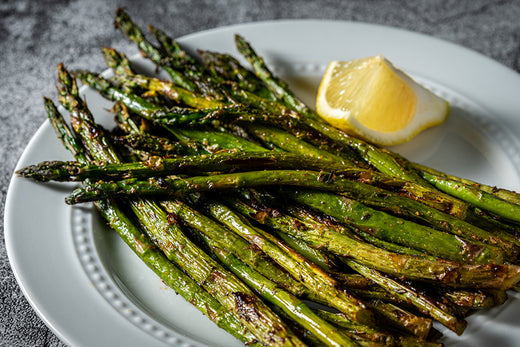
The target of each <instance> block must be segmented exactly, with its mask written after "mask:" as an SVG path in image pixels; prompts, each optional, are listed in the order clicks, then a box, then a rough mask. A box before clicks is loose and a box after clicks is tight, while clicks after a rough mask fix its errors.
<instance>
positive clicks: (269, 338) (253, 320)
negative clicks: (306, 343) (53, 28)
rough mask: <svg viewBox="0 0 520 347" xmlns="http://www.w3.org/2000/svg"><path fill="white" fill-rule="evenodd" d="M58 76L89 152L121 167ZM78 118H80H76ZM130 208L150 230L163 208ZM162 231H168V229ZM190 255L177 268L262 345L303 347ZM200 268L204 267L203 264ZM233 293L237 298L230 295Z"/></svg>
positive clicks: (239, 286)
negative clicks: (208, 292)
mask: <svg viewBox="0 0 520 347" xmlns="http://www.w3.org/2000/svg"><path fill="white" fill-rule="evenodd" d="M58 74H59V79H58V90H59V91H60V100H61V101H62V104H63V105H64V106H65V107H67V108H68V109H69V110H70V111H71V117H73V118H72V119H73V122H72V124H73V126H74V128H75V130H77V132H78V133H79V134H80V135H81V136H82V140H83V142H84V143H89V144H90V147H89V148H92V150H91V155H92V157H93V158H94V159H96V160H106V161H108V162H114V163H120V159H119V157H118V155H117V153H116V152H115V150H114V149H113V148H112V147H111V145H110V142H109V141H108V140H107V138H106V136H105V135H104V132H103V131H102V129H100V128H99V127H97V126H96V125H95V124H94V123H93V119H92V115H91V114H90V112H89V111H88V109H87V108H86V106H85V105H84V104H83V103H82V101H81V99H80V98H79V95H78V93H77V87H76V86H75V81H74V80H73V79H72V78H71V76H70V75H69V74H68V72H67V71H66V70H65V69H64V68H63V66H61V65H60V67H59V73H58ZM76 115H77V116H78V118H76ZM92 134H95V136H92ZM130 205H131V207H132V210H133V211H134V213H138V214H139V217H140V222H141V223H143V224H144V225H147V226H149V223H150V219H146V217H149V218H153V216H155V215H158V213H159V211H160V208H159V207H158V206H157V205H155V203H154V202H151V201H146V200H142V199H139V200H133V201H130ZM162 221H165V219H162ZM147 223H148V224H147ZM166 223H167V222H166ZM163 226H164V225H163ZM158 230H159V231H160V230H162V231H165V229H164V228H163V229H158ZM168 231H170V232H172V231H176V230H175V229H173V228H172V229H168ZM165 235H166V234H165V233H164V232H163V233H157V234H154V237H156V238H157V237H158V236H163V237H164V236H165ZM177 236H179V235H177ZM157 240H158V242H159V244H161V245H162V246H165V245H166V246H170V245H172V243H170V242H171V241H172V240H165V239H157ZM177 240H178V239H177ZM179 242H180V241H179ZM187 245H188V243H184V244H183V246H187ZM162 250H163V251H164V250H169V248H168V247H162ZM190 251H191V252H185V253H183V254H184V255H186V257H187V258H185V259H183V258H180V257H179V258H175V260H176V261H177V264H178V263H179V262H180V260H184V261H185V262H184V263H181V264H183V266H184V269H185V270H188V271H189V275H190V276H191V277H192V278H198V280H199V281H200V282H201V283H202V282H204V286H205V287H206V288H208V289H210V290H211V292H212V294H215V293H217V292H218V293H220V295H216V298H217V299H218V300H219V302H220V303H221V304H222V305H223V306H224V307H226V308H227V309H228V310H229V311H230V312H232V313H234V314H235V316H236V317H237V318H238V319H239V321H240V322H241V323H242V324H243V325H244V326H245V327H247V328H248V330H250V331H251V333H253V334H254V335H255V337H256V338H257V339H258V340H259V341H260V342H261V343H264V344H280V345H284V344H287V345H290V346H293V345H302V343H301V341H299V339H298V338H296V336H294V335H293V334H292V332H291V331H290V330H289V329H288V328H287V327H286V326H285V325H284V324H283V322H281V321H280V320H279V318H278V317H277V316H276V315H275V314H274V313H272V312H271V310H270V309H269V308H268V307H266V306H264V304H263V303H262V302H261V301H260V300H259V299H258V298H257V297H256V296H255V295H254V294H253V293H252V292H250V291H249V290H248V288H247V287H246V286H245V285H244V284H243V283H242V282H240V281H238V280H235V281H233V280H232V278H233V277H230V276H225V271H217V272H218V275H208V273H207V272H206V274H205V275H206V276H204V273H203V274H202V276H201V274H200V272H199V269H198V268H193V267H189V268H188V267H187V265H188V264H189V263H190V261H193V259H195V258H192V256H193V255H194V254H197V255H198V256H200V255H201V252H199V253H196V251H195V248H193V247H192V248H191V249H190ZM170 255H171V254H170ZM198 264H199V265H200V264H201V263H200V262H199V263H198ZM211 265H214V264H210V266H209V267H211V268H213V267H212V266H211ZM206 269H207V268H206ZM210 273H211V272H210ZM230 292H231V293H233V296H230V295H229V293H230Z"/></svg>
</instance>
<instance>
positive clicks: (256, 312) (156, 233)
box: [130, 201, 302, 346]
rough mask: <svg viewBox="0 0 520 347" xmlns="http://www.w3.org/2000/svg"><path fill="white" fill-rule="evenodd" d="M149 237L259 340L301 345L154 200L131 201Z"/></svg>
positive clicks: (277, 319)
mask: <svg viewBox="0 0 520 347" xmlns="http://www.w3.org/2000/svg"><path fill="white" fill-rule="evenodd" d="M130 206H131V207H132V210H133V211H134V213H135V214H136V216H137V217H138V220H139V222H140V223H142V225H143V227H144V230H146V232H147V234H148V236H149V238H150V239H152V240H154V243H155V244H156V245H157V246H158V247H159V249H161V250H162V251H163V252H164V254H165V255H166V257H167V258H168V259H169V260H171V261H172V262H174V263H176V264H178V265H179V267H181V268H182V269H183V270H184V271H186V273H188V274H190V276H191V277H192V278H193V279H194V280H195V281H197V282H198V283H200V284H201V285H202V286H203V288H204V289H206V290H207V291H208V292H209V293H211V294H212V295H213V296H214V297H215V298H217V300H219V302H221V303H222V304H223V306H224V307H226V308H227V309H228V310H229V311H231V312H233V313H234V314H235V315H236V316H237V317H239V318H240V320H241V321H242V323H243V324H244V325H245V326H246V327H247V328H248V329H249V330H250V331H251V332H252V333H253V334H254V335H255V336H257V337H258V338H259V339H260V341H262V342H264V343H266V344H279V345H287V346H300V345H302V343H301V341H299V339H297V338H296V336H294V334H293V333H292V332H291V331H290V330H288V328H287V327H286V325H285V324H284V323H283V322H282V321H281V320H280V318H279V317H278V316H276V315H275V314H274V313H273V312H272V311H271V310H270V309H269V308H268V307H267V306H266V305H265V304H264V303H263V302H262V301H261V300H259V298H258V297H257V296H256V295H255V294H254V293H253V292H252V291H251V290H250V289H249V287H247V286H246V285H245V284H244V283H243V282H242V281H240V280H239V279H238V278H237V277H235V276H234V275H233V274H232V273H230V272H228V271H227V270H226V269H224V268H223V267H222V266H221V265H220V264H219V263H217V262H216V261H214V260H213V259H212V258H211V257H209V256H208V255H207V254H206V253H204V251H202V250H201V249H200V248H198V247H197V246H196V245H195V244H194V243H193V242H192V241H190V240H189V239H188V238H187V237H186V236H185V235H184V234H183V232H182V231H181V229H180V226H179V225H178V224H176V223H175V220H174V219H172V218H171V217H170V218H168V216H167V214H166V213H165V212H164V211H163V210H162V209H161V208H160V207H159V206H158V205H156V204H155V203H152V202H149V201H141V202H140V203H139V204H130Z"/></svg>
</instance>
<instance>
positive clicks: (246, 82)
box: [198, 50, 275, 100]
mask: <svg viewBox="0 0 520 347" xmlns="http://www.w3.org/2000/svg"><path fill="white" fill-rule="evenodd" d="M198 53H199V55H200V57H201V58H202V60H203V61H204V64H205V65H206V66H207V67H208V69H209V70H211V71H213V73H214V74H215V75H217V76H222V77H223V78H224V79H225V80H227V81H233V82H235V83H238V86H239V87H240V88H241V89H244V90H247V91H249V92H251V93H254V94H256V95H259V96H260V97H262V98H265V99H270V100H275V96H274V95H273V93H272V92H271V91H270V90H269V89H268V88H267V87H266V86H265V85H264V84H263V83H262V81H261V80H260V79H258V78H257V77H256V75H255V74H253V73H252V72H251V71H249V70H248V69H246V68H245V67H244V66H242V65H241V64H240V62H239V61H238V60H236V59H235V58H233V57H232V56H231V55H229V54H222V53H217V52H210V51H203V50H199V51H198Z"/></svg>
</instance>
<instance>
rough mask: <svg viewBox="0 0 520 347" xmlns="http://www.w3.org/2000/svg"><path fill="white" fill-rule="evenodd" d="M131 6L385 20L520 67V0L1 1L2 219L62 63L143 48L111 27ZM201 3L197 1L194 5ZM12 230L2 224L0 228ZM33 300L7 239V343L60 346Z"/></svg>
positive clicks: (95, 65)
mask: <svg viewBox="0 0 520 347" xmlns="http://www.w3.org/2000/svg"><path fill="white" fill-rule="evenodd" d="M121 6H122V7H124V8H125V9H126V10H127V11H128V12H129V13H130V14H131V15H133V17H134V19H136V21H137V22H138V24H140V25H144V24H146V23H148V22H150V21H153V23H154V24H155V25H156V26H157V27H159V28H164V29H166V30H167V31H168V32H169V33H171V34H172V35H175V36H182V35H185V34H189V33H193V32H197V31H200V30H203V29H210V28H215V27H219V26H224V25H229V24H235V23H245V22H254V21H262V20H272V19H288V18H321V19H336V20H346V21H360V22H367V23H377V24H382V25H387V26H393V27H400V28H403V29H407V30H411V31H416V32H420V33H424V34H428V35H432V36H435V37H438V38H441V39H444V40H448V41H451V42H454V43H457V44H460V45H462V46H465V47H468V48H470V49H473V50H475V51H477V52H480V53H482V54H484V55H486V56H488V57H490V58H492V59H495V60H497V61H498V62H500V63H502V64H504V65H506V66H507V67H509V68H511V69H513V70H516V71H517V72H520V21H519V18H520V2H518V1H516V0H502V1H490V0H437V1H428V0H421V1H402V0H370V1H365V0H349V1H341V0H323V1H297V0H285V1H276V0H269V1H254V0H245V1H242V0H207V1H203V0H193V1H190V0H176V1H126V2H125V1H122V0H120V1H105V0H93V1H74V0H71V1H68V0H61V1H28V0H17V1H14V0H13V1H11V0H4V1H2V2H0V82H1V84H0V119H1V123H2V126H1V127H0V158H1V160H2V164H1V165H0V218H1V219H2V220H3V219H4V208H5V197H6V194H7V188H8V184H9V181H10V179H11V176H12V174H13V170H14V167H15V165H16V162H17V160H18V158H19V157H20V155H21V154H22V152H23V150H24V148H25V147H26V145H27V143H28V141H29V139H30V138H31V136H32V135H33V134H34V133H35V131H36V130H37V129H38V127H39V126H40V125H41V124H42V123H43V122H44V121H45V119H46V116H45V114H44V111H43V107H42V101H41V100H42V95H49V96H53V95H55V89H54V83H55V71H56V70H55V67H56V65H57V64H58V63H59V62H64V63H65V64H66V65H67V66H68V67H69V68H89V69H92V70H94V71H99V70H101V69H104V63H103V61H102V57H101V55H100V54H99V47H101V46H113V47H116V48H119V49H121V50H123V51H125V52H127V53H136V52H137V50H136V49H135V47H134V46H133V45H132V44H131V43H129V42H128V41H127V40H126V39H125V38H124V37H122V35H120V34H119V32H117V31H116V30H113V29H112V27H111V25H107V23H111V22H112V18H113V14H114V10H115V9H116V8H117V7H121ZM193 9H197V10H196V11H194V10H193ZM0 233H1V234H2V236H3V235H4V225H3V223H2V224H1V226H0ZM61 345H63V344H62V342H60V340H59V339H58V338H57V337H56V336H55V335H54V334H53V333H52V332H51V331H50V330H49V329H48V328H47V326H46V325H45V324H44V322H43V321H42V320H41V319H40V318H39V317H38V315H37V314H36V313H35V311H34V310H33V309H32V308H31V306H30V305H29V303H28V302H27V300H26V299H25V297H24V296H23V294H22V292H21V291H20V289H19V286H18V284H17V282H16V280H15V277H14V275H13V272H12V270H11V267H10V264H9V260H8V256H7V252H6V248H5V242H4V238H3V237H2V238H1V239H0V346H61Z"/></svg>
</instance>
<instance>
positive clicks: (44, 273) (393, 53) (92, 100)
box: [5, 20, 520, 347]
mask: <svg viewBox="0 0 520 347" xmlns="http://www.w3.org/2000/svg"><path fill="white" fill-rule="evenodd" d="M235 33H240V34H241V35H243V36H244V37H245V38H246V39H247V40H248V41H250V42H251V43H252V44H253V46H254V47H255V49H256V50H257V51H258V52H259V53H260V54H261V55H262V56H264V57H265V58H266V61H267V62H268V64H269V65H270V66H272V67H273V68H274V70H275V71H276V72H277V73H278V74H280V75H282V76H286V77H287V79H288V80H289V81H290V82H291V83H292V84H293V86H294V88H295V90H296V91H297V94H299V95H300V96H301V97H302V98H304V99H305V100H307V101H308V102H309V103H310V104H311V105H312V104H313V99H314V93H315V90H316V87H317V84H318V82H319V79H320V76H321V74H322V73H323V72H324V69H325V67H326V65H327V63H328V62H329V61H330V60H347V59H354V58H360V57H364V56H370V55H376V54H383V55H385V56H386V57H387V58H389V59H390V60H391V61H392V62H393V63H394V64H395V65H397V66H398V67H400V68H402V69H404V70H405V71H407V72H408V73H410V74H411V75H413V76H414V77H415V78H417V79H418V80H419V81H420V82H422V83H424V84H425V85H427V86H428V87H430V88H432V89H433V90H434V91H435V92H437V93H439V94H441V95H442V96H443V97H445V98H447V99H448V100H449V101H450V102H451V105H452V113H451V116H450V118H449V120H448V121H447V122H446V123H445V124H444V125H442V126H440V127H437V128H435V129H431V130H429V131H426V132H424V133H423V134H421V135H420V136H418V137H417V138H416V139H414V140H412V141H411V142H409V143H407V144H404V145H401V146H398V147H395V148H394V149H395V150H396V151H398V152H400V153H402V154H404V155H406V156H408V157H409V158H410V159H413V160H416V161H418V162H421V163H424V164H427V165H431V166H434V167H436V168H439V169H441V170H443V171H446V172H449V173H453V174H456V175H459V176H463V177H468V178H471V179H474V180H477V181H481V182H484V183H488V184H492V185H497V186H500V187H505V188H510V189H520V173H519V170H520V154H519V153H520V151H519V149H520V141H519V138H518V136H516V135H515V134H519V133H520V118H519V116H518V114H519V111H520V98H519V97H518V91H519V90H520V76H519V75H518V74H517V73H515V72H514V71H511V70H509V69H507V68H505V67H504V66H502V65H500V64H498V63H496V62H494V61H492V60H490V59H488V58H486V57H484V56H482V55H479V54H476V53H475V52H472V51H470V50H467V49H465V48H462V47H459V46H456V45H453V44H450V43H447V42H444V41H441V40H437V39H434V38H431V37H427V36H424V35H420V34H415V33H410V32H406V31H402V30H398V29H394V28H388V27H381V26H375V25H369V24H361V23H349V22H339V21H338V22H334V21H315V20H296V21H273V22H262V23H252V24H245V25H237V26H231V27H224V28H219V29H215V30H210V31H206V32H201V33H197V34H193V35H189V36H186V37H183V38H182V39H180V40H179V41H180V42H181V43H182V44H184V45H185V46H186V47H188V48H189V49H197V48H201V49H209V50H214V51H222V52H231V53H233V54H235V55H236V52H235V50H234V46H233V35H234V34H235ZM137 62H138V63H142V60H138V61H137ZM143 68H144V69H150V65H149V64H146V63H144V64H143ZM83 93H85V95H86V98H87V101H88V105H89V106H90V107H91V109H92V111H93V113H94V115H95V117H96V119H97V120H98V121H100V122H101V123H103V124H105V125H109V124H111V117H108V116H107V111H106V109H107V108H108V107H109V106H110V104H109V103H107V102H106V101H105V100H103V99H102V98H100V97H99V96H97V95H96V94H95V93H92V92H91V91H89V90H83ZM57 159H62V160H67V159H72V158H71V156H70V154H68V153H67V152H66V151H65V150H64V149H63V147H62V146H61V144H60V143H59V142H58V140H57V139H56V136H55V135H54V132H53V130H52V129H51V126H50V125H49V123H48V122H46V123H44V124H43V125H42V127H41V128H40V129H39V130H38V132H37V133H36V134H35V135H34V137H33V139H32V140H31V141H30V143H29V145H28V146H27V149H26V150H25V152H24V153H23V155H22V157H21V158H20V161H19V162H18V165H17V168H21V167H23V166H26V165H29V164H34V163H38V162H40V161H43V160H57ZM70 188H71V186H70V185H63V184H52V183H51V184H45V185H43V184H37V183H34V182H31V181H29V180H24V179H21V178H17V177H13V179H12V181H11V184H10V187H9V191H8V195H7V201H6V211H5V238H6V245H7V251H8V255H9V259H10V261H11V265H12V268H13V271H14V273H15V275H16V278H17V280H18V282H19V284H20V286H21V288H22V290H23V292H24V294H25V295H26V297H27V298H28V300H29V301H30V303H31V305H32V306H33V307H34V309H35V310H36V311H37V312H38V314H39V315H40V316H41V317H42V319H43V320H44V321H45V322H46V324H47V325H48V326H49V327H50V328H51V329H52V330H53V331H54V332H55V333H56V334H57V335H58V336H59V337H60V338H61V339H62V340H63V341H64V342H65V343H67V344H69V345H72V346H113V345H125V346H163V345H166V344H171V345H179V346H198V345H212V346H233V345H240V344H239V343H238V342H237V341H236V340H234V339H233V338H232V337H230V336H229V335H227V334H226V333H225V332H224V331H222V330H220V329H218V328H216V327H215V326H214V325H213V323H211V322H210V321H209V320H208V319H206V318H205V317H204V316H202V315H201V314H200V313H199V312H198V311H196V310H195V309H194V308H193V307H191V305H189V304H187V303H186V302H184V300H183V299H182V298H181V297H179V296H177V295H175V293H174V292H173V291H172V290H170V289H168V288H167V287H166V286H165V285H164V284H163V283H161V281H160V280H158V279H157V277H156V276H155V275H154V274H153V273H152V272H151V271H150V270H148V269H147V268H146V267H145V266H144V265H143V264H141V262H140V260H139V259H137V257H135V256H134V255H133V254H132V253H131V252H130V251H129V250H128V249H127V248H126V246H125V245H124V244H122V242H120V241H119V239H118V238H117V236H116V235H115V233H113V232H111V231H110V230H108V229H107V228H106V227H105V226H104V224H103V222H102V221H101V220H100V219H99V218H98V217H97V216H96V215H95V213H94V212H93V210H92V208H91V206H90V205H84V206H80V207H74V208H71V207H69V206H67V205H65V204H64V202H63V199H64V197H65V195H66V194H67V193H68V192H69V191H70ZM511 296H512V298H511V299H510V300H509V301H508V302H507V303H506V304H505V305H502V306H500V307H497V308H495V309H493V310H490V311H487V312H480V313H478V314H476V315H474V316H472V317H470V318H469V327H468V329H467V331H466V332H465V333H464V335H463V336H462V337H456V336H454V334H452V333H451V332H449V331H446V330H445V329H442V327H440V329H441V330H442V331H443V332H444V333H445V336H446V337H445V338H444V339H443V342H445V343H446V345H456V346H472V347H475V346H491V345H499V346H514V345H517V343H518V341H519V340H520V324H519V323H518V316H519V312H520V300H519V299H520V298H519V296H518V294H516V293H512V295H511Z"/></svg>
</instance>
